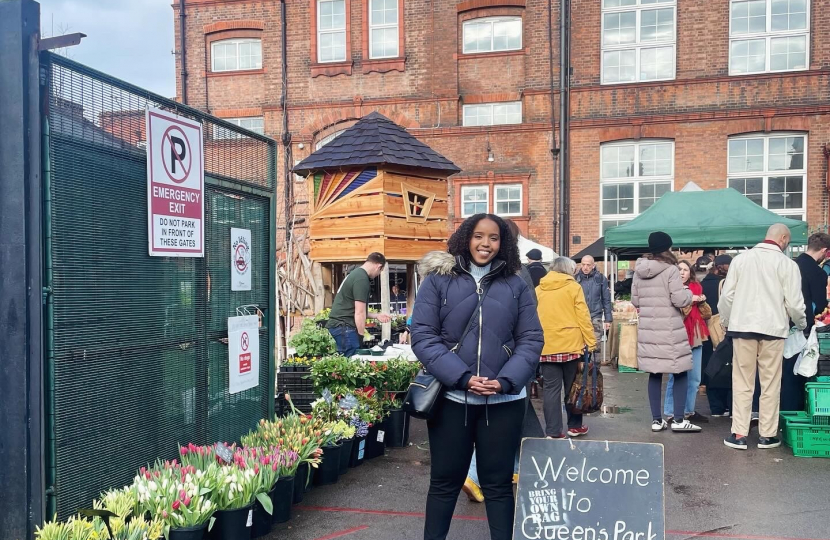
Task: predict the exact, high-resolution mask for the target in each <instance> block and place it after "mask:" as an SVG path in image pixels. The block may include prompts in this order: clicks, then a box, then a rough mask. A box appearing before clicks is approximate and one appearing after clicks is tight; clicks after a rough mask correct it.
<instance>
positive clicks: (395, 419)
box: [385, 409, 409, 448]
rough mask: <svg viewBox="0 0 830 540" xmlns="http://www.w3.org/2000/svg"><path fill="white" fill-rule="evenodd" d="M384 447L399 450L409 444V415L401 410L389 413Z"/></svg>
mask: <svg viewBox="0 0 830 540" xmlns="http://www.w3.org/2000/svg"><path fill="white" fill-rule="evenodd" d="M386 423H387V427H388V428H389V429H388V431H387V432H386V437H385V440H386V447H387V448H401V447H404V446H406V445H407V444H409V414H408V413H407V412H406V411H404V410H402V409H395V410H393V411H390V415H389V418H387V419H386Z"/></svg>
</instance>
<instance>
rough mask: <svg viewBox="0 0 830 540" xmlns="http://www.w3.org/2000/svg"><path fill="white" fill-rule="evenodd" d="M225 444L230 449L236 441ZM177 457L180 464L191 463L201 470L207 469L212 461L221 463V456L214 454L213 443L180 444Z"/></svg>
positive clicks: (214, 446) (233, 447) (214, 447)
mask: <svg viewBox="0 0 830 540" xmlns="http://www.w3.org/2000/svg"><path fill="white" fill-rule="evenodd" d="M225 445H226V446H228V448H229V449H230V450H231V451H233V450H234V449H235V448H236V443H234V444H231V445H228V444H227V443H225ZM179 458H180V459H181V461H182V465H192V466H194V467H196V468H197V469H200V470H203V471H204V470H207V468H208V467H209V466H210V465H212V464H214V463H219V464H220V465H221V464H222V463H223V462H222V458H220V457H219V456H217V455H216V445H215V444H208V445H205V446H196V445H195V444H193V443H190V444H188V445H187V446H180V447H179Z"/></svg>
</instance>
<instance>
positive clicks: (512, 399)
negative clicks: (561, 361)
mask: <svg viewBox="0 0 830 540" xmlns="http://www.w3.org/2000/svg"><path fill="white" fill-rule="evenodd" d="M447 248H448V251H449V253H443V252H432V253H429V254H427V255H426V256H425V257H424V258H423V260H422V261H421V263H420V264H419V272H420V273H421V275H426V276H427V277H426V279H424V281H423V283H422V284H421V287H420V289H419V290H418V297H417V299H416V301H415V308H414V310H413V313H412V350H413V351H414V352H415V354H416V355H417V357H418V359H419V360H420V361H421V363H422V364H423V365H424V367H425V368H426V369H427V371H429V372H430V373H431V374H432V375H433V376H435V377H436V378H437V379H438V380H439V381H441V382H442V383H443V384H444V386H445V388H446V392H445V393H444V396H443V397H442V398H441V399H440V401H439V403H438V404H437V405H436V407H437V408H438V409H437V412H436V414H435V416H434V417H433V418H432V419H431V420H429V421H428V422H427V427H428V429H429V441H430V454H431V458H432V460H431V461H432V469H431V475H430V487H429V495H428V497H427V508H426V522H425V525H424V539H425V540H443V539H444V538H446V537H447V533H448V531H449V529H450V522H451V521H452V515H453V511H454V509H455V503H456V501H457V499H458V494H459V492H460V491H461V487H462V485H463V484H464V480H465V479H466V476H467V468H468V467H469V465H470V458H471V457H472V454H473V448H474V447H476V448H477V452H476V457H477V461H478V473H479V480H480V481H481V488H482V491H483V492H484V498H485V504H486V506H487V518H488V521H489V525H490V537H491V539H492V540H507V539H509V538H511V536H512V523H513V507H514V501H513V487H512V477H513V459H514V457H515V455H516V451H517V450H518V448H519V442H520V434H521V429H522V420H523V418H524V414H525V408H526V401H525V399H526V397H527V393H526V390H525V386H526V385H527V383H528V381H530V379H531V377H533V375H534V374H535V372H536V365H537V364H538V363H539V355H540V354H541V352H542V345H543V341H544V337H543V333H542V327H541V325H540V324H539V318H538V315H537V313H536V304H535V302H534V301H533V295H532V294H531V291H530V289H529V288H528V286H527V284H526V283H525V281H524V280H523V279H522V278H521V277H520V276H519V275H517V272H518V271H519V268H520V266H521V261H520V259H519V250H518V247H517V246H516V242H515V240H514V239H513V238H512V236H511V234H510V229H509V228H508V226H507V224H506V223H505V222H504V220H502V219H501V218H499V217H498V216H495V215H492V214H477V215H475V216H472V217H470V218H468V219H467V220H466V221H464V223H462V224H461V226H460V227H459V228H458V230H457V231H456V232H455V233H454V234H453V235H452V237H451V238H450V240H449V243H448V245H447ZM481 294H483V295H484V301H483V303H482V307H481V309H480V310H477V309H476V308H477V306H478V304H479V298H480V295H481ZM471 319H472V321H473V322H472V324H471V325H470V330H469V332H468V334H467V336H466V337H464V339H463V342H461V343H459V340H461V339H462V334H463V333H464V330H465V329H466V328H467V324H468V322H469V321H470V320H471Z"/></svg>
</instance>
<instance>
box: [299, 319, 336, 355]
mask: <svg viewBox="0 0 830 540" xmlns="http://www.w3.org/2000/svg"><path fill="white" fill-rule="evenodd" d="M288 345H289V346H290V347H293V348H294V354H295V355H296V356H303V357H320V356H325V355H327V354H333V353H334V351H336V350H337V344H336V343H335V342H334V338H333V337H331V334H329V331H328V330H326V329H325V328H320V327H318V326H317V325H316V324H314V321H312V320H311V319H303V323H302V326H301V327H300V331H299V332H298V333H296V334H294V335H293V336H291V339H289V340H288Z"/></svg>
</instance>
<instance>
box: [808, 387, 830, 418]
mask: <svg viewBox="0 0 830 540" xmlns="http://www.w3.org/2000/svg"><path fill="white" fill-rule="evenodd" d="M805 389H806V392H807V412H808V413H809V414H810V416H812V417H813V418H815V417H830V383H826V382H815V383H807V384H806V385H805Z"/></svg>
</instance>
